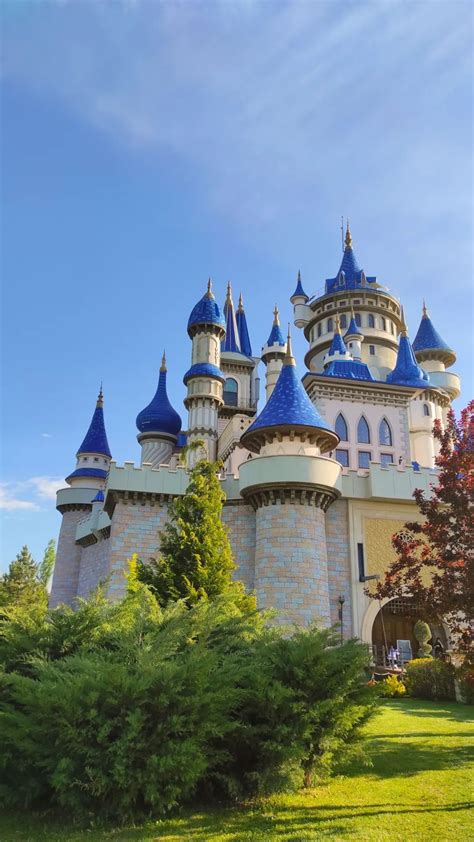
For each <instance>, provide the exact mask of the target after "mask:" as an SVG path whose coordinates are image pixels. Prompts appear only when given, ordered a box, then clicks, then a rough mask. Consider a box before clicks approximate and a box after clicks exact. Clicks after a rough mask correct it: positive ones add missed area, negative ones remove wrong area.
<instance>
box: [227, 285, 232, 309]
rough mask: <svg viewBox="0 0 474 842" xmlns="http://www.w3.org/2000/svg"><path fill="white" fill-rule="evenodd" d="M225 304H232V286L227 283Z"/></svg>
mask: <svg viewBox="0 0 474 842" xmlns="http://www.w3.org/2000/svg"><path fill="white" fill-rule="evenodd" d="M227 304H232V284H231V282H230V281H227Z"/></svg>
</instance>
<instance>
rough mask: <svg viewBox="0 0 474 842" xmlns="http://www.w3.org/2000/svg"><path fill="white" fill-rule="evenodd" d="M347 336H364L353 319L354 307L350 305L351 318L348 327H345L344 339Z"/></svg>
mask: <svg viewBox="0 0 474 842" xmlns="http://www.w3.org/2000/svg"><path fill="white" fill-rule="evenodd" d="M348 336H360V337H361V338H362V337H363V336H364V334H363V333H362V331H361V329H360V327H359V326H358V324H357V322H356V320H355V314H354V308H353V307H351V320H350V322H349V327H348V328H347V330H346V332H345V334H344V339H347V337H348Z"/></svg>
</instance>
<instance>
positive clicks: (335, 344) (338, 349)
mask: <svg viewBox="0 0 474 842" xmlns="http://www.w3.org/2000/svg"><path fill="white" fill-rule="evenodd" d="M333 354H347V348H346V346H345V345H344V340H343V338H342V336H341V334H340V333H339V331H336V332H335V334H334V336H333V338H332V342H331V347H330V349H329V351H328V355H329V356H330V357H331V356H332V355H333Z"/></svg>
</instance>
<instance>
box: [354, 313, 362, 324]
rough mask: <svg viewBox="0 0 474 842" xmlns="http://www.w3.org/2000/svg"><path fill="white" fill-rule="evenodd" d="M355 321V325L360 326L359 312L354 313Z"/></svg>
mask: <svg viewBox="0 0 474 842" xmlns="http://www.w3.org/2000/svg"><path fill="white" fill-rule="evenodd" d="M355 322H356V325H357V327H360V326H361V325H362V319H361V315H360V313H356V314H355Z"/></svg>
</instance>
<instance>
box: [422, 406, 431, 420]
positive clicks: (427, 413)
mask: <svg viewBox="0 0 474 842" xmlns="http://www.w3.org/2000/svg"><path fill="white" fill-rule="evenodd" d="M423 415H427V416H428V417H429V416H430V415H431V412H430V407H429V405H428V404H427V403H424V404H423Z"/></svg>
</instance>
